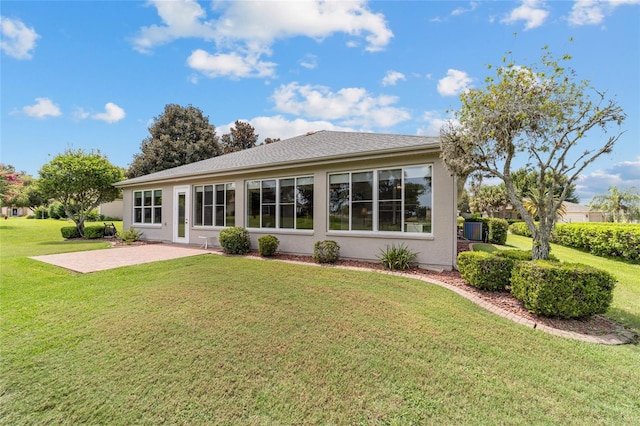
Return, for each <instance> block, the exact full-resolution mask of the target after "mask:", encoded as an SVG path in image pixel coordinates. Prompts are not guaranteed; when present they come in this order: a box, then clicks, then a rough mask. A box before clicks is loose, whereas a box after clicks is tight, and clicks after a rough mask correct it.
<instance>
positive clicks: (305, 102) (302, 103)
mask: <svg viewBox="0 0 640 426" xmlns="http://www.w3.org/2000/svg"><path fill="white" fill-rule="evenodd" d="M272 99H273V101H274V102H275V109H276V110H277V111H279V112H283V113H289V114H293V115H303V116H306V117H311V118H317V119H320V120H339V121H340V122H341V123H342V124H343V125H346V126H363V127H365V128H368V127H370V126H375V127H390V126H393V125H395V124H398V123H400V122H402V121H406V120H408V119H409V118H411V116H410V114H409V113H408V112H407V111H405V110H404V109H401V108H397V107H394V106H393V104H395V103H396V102H397V100H398V99H397V97H395V96H384V95H382V96H377V97H376V96H372V95H371V94H370V93H368V92H367V91H366V90H365V89H363V88H353V87H352V88H344V89H340V90H339V91H337V92H332V91H331V90H330V89H329V88H328V87H326V86H312V85H300V84H298V83H296V82H293V83H290V84H287V85H281V86H280V87H279V88H278V89H276V90H275V91H274V93H273V96H272Z"/></svg>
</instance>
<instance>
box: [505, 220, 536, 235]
mask: <svg viewBox="0 0 640 426" xmlns="http://www.w3.org/2000/svg"><path fill="white" fill-rule="evenodd" d="M509 232H511V233H512V234H513V235H522V236H523V237H529V238H531V237H533V235H532V234H531V231H530V230H529V227H528V226H527V224H526V222H516V223H512V224H511V225H509Z"/></svg>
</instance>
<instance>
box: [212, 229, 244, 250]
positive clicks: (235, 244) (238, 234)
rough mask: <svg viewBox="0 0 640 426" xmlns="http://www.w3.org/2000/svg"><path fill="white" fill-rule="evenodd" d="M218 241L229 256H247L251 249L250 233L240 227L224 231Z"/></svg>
mask: <svg viewBox="0 0 640 426" xmlns="http://www.w3.org/2000/svg"><path fill="white" fill-rule="evenodd" d="M218 240H219V241H220V245H221V246H222V250H223V251H224V252H225V253H227V254H247V253H248V252H249V249H250V248H251V239H250V238H249V231H247V230H246V229H244V228H241V227H239V226H235V227H232V228H225V229H223V230H222V231H220V235H219V236H218Z"/></svg>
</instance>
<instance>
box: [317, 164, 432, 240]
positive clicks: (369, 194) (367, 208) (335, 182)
mask: <svg viewBox="0 0 640 426" xmlns="http://www.w3.org/2000/svg"><path fill="white" fill-rule="evenodd" d="M431 172H432V166H428V165H425V166H415V167H404V168H394V169H384V170H371V171H362V172H349V173H337V174H331V175H329V230H336V231H380V232H412V233H431V232H432V224H431V208H432V188H431Z"/></svg>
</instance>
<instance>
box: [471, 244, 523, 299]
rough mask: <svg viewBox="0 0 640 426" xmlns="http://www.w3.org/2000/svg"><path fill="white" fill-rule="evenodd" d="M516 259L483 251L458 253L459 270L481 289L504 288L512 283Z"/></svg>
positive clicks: (472, 284) (474, 285) (473, 284)
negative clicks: (512, 271) (512, 272)
mask: <svg viewBox="0 0 640 426" xmlns="http://www.w3.org/2000/svg"><path fill="white" fill-rule="evenodd" d="M514 263H515V261H514V260H513V259H510V258H509V257H505V256H496V255H493V254H490V253H487V252H482V251H464V252H462V253H460V254H459V255H458V271H460V275H461V276H462V278H464V279H465V281H467V283H469V285H471V286H473V287H476V288H479V289H481V290H504V289H505V288H506V287H507V285H509V283H510V279H511V270H512V269H513V265H514Z"/></svg>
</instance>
